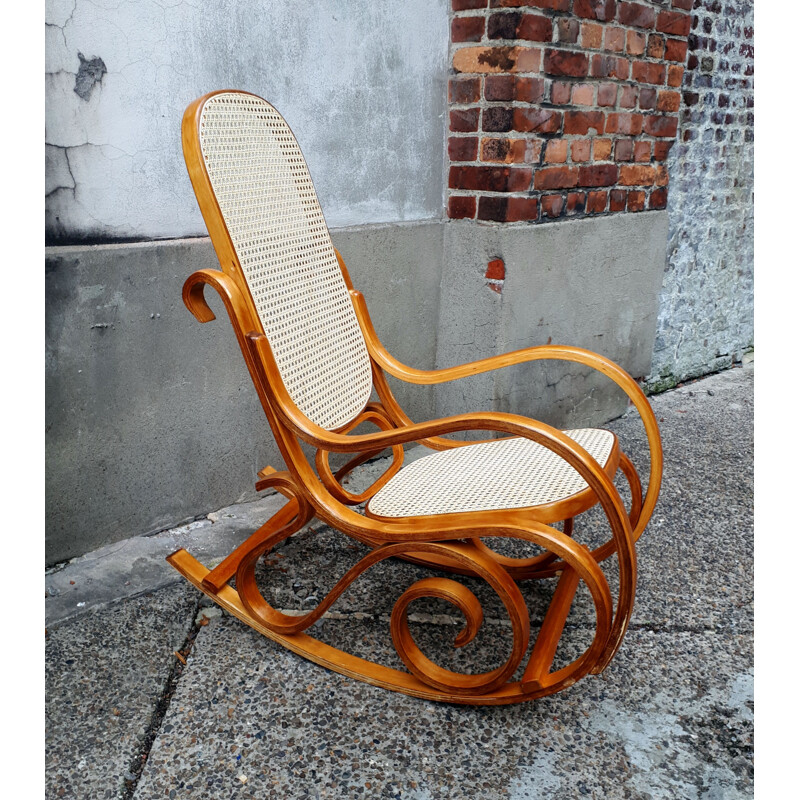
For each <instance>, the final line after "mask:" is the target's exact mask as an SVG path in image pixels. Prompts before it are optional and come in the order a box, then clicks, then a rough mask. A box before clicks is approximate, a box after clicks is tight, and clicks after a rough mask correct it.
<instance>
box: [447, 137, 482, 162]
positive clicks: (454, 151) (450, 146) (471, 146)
mask: <svg viewBox="0 0 800 800" xmlns="http://www.w3.org/2000/svg"><path fill="white" fill-rule="evenodd" d="M447 155H448V156H449V157H450V160H451V161H475V159H476V158H477V157H478V140H477V138H475V137H474V136H451V137H450V138H449V139H448V140H447Z"/></svg>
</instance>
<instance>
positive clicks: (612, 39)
mask: <svg viewBox="0 0 800 800" xmlns="http://www.w3.org/2000/svg"><path fill="white" fill-rule="evenodd" d="M604 40H605V47H606V50H610V51H611V52H612V53H621V52H622V51H623V50H624V49H625V28H613V27H609V28H606V32H605V37H604Z"/></svg>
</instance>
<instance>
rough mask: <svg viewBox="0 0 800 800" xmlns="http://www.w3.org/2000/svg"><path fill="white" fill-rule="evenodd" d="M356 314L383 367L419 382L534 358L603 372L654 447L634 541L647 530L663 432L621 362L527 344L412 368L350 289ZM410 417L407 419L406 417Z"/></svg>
mask: <svg viewBox="0 0 800 800" xmlns="http://www.w3.org/2000/svg"><path fill="white" fill-rule="evenodd" d="M350 296H351V298H352V302H353V306H354V308H355V311H356V316H357V317H358V321H359V323H360V324H361V329H362V331H363V333H364V338H365V340H366V342H367V348H368V350H369V353H370V355H371V356H372V358H373V359H374V360H375V363H376V364H378V366H380V367H381V368H382V369H384V370H386V372H388V373H389V374H390V375H393V376H394V377H395V378H398V379H400V380H401V381H405V382H406V383H413V384H418V385H431V384H437V383H446V382H448V381H452V380H458V379H459V378H466V377H469V376H470V375H479V374H481V373H483V372H490V371H492V370H495V369H500V368H502V367H510V366H513V365H514V364H524V363H526V362H530V361H547V360H550V361H570V362H573V363H577V364H583V365H584V366H587V367H590V368H592V369H594V370H597V371H598V372H601V373H602V374H603V375H605V376H606V377H607V378H609V379H610V380H612V381H614V383H616V384H617V386H619V387H620V389H622V391H623V392H625V394H626V395H627V396H628V398H629V399H630V401H631V402H632V403H633V405H634V406H636V410H637V411H638V412H639V416H640V417H641V418H642V423H643V424H644V428H645V433H646V435H647V443H648V447H649V449H650V474H649V477H648V481H647V493H646V495H645V498H644V501H643V504H642V512H641V514H640V517H639V521H638V523H637V525H636V529H635V530H634V532H633V540H634V541H636V540H637V539H638V538H639V537H640V536H641V534H642V532H643V531H644V529H645V527H646V526H647V523H648V522H649V521H650V517H651V516H652V513H653V509H654V508H655V505H656V500H657V499H658V495H659V492H660V490H661V477H662V473H663V461H664V456H663V450H662V447H661V434H660V433H659V430H658V424H657V423H656V418H655V416H654V414H653V410H652V408H651V407H650V403H649V402H648V400H647V397H646V396H645V394H644V392H643V391H642V390H641V388H640V387H639V384H637V383H636V381H635V380H634V379H633V378H632V377H631V376H630V375H629V374H628V373H627V372H626V371H625V370H624V369H622V367H620V366H619V365H618V364H615V363H614V362H613V361H611V360H610V359H608V358H606V357H605V356H601V355H599V354H598V353H594V352H592V351H591V350H585V349H583V348H580V347H570V346H567V345H551V344H547V345H539V346H537V347H526V348H524V349H522V350H514V351H512V352H510V353H505V354H503V355H498V356H492V357H491V358H482V359H480V360H478V361H472V362H469V363H467V364H461V365H459V366H456V367H447V368H445V369H435V370H421V369H416V368H414V367H409V366H407V365H406V364H403V363H401V362H400V361H398V360H397V359H396V358H394V356H392V355H391V354H390V353H389V352H388V351H387V350H386V348H385V347H384V346H383V345H382V344H381V342H380V340H379V339H378V336H377V334H376V333H375V329H374V327H373V325H372V320H371V319H370V316H369V312H368V310H367V304H366V301H365V300H364V296H363V295H362V294H361V292H357V291H355V290H351V291H350ZM406 419H407V418H406Z"/></svg>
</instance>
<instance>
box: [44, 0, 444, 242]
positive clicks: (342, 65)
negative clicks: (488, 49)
mask: <svg viewBox="0 0 800 800" xmlns="http://www.w3.org/2000/svg"><path fill="white" fill-rule="evenodd" d="M447 10H448V9H447V3H446V0H433V2H432V1H431V0H386V2H382V3H374V2H372V0H344V1H343V2H338V3H336V4H332V3H329V2H325V0H281V2H276V3H230V2H226V3H221V4H213V3H199V2H184V1H183V0H140V1H139V2H136V3H128V2H120V0H93V1H92V2H90V0H47V3H46V12H45V13H46V17H45V19H46V26H45V35H46V43H45V58H46V66H45V73H46V74H45V80H46V114H45V116H46V121H45V125H46V137H45V138H46V151H45V158H46V175H47V187H46V233H47V237H48V242H49V243H51V244H67V243H76V242H80V241H93V242H98V241H131V240H142V239H158V238H177V237H184V236H202V235H205V232H206V231H205V226H204V224H203V221H202V218H201V216H200V212H199V211H198V209H197V204H196V203H195V200H194V194H193V192H192V189H191V186H190V183H189V179H188V176H187V174H186V169H185V167H184V164H183V156H182V154H181V145H180V121H181V117H182V114H183V111H184V109H185V108H186V106H187V105H188V104H189V103H190V102H191V101H192V100H194V99H195V98H196V97H199V96H200V95H202V94H204V93H206V92H209V91H212V90H214V89H223V88H240V89H245V90H247V91H251V92H254V93H255V94H259V95H261V96H263V97H266V98H267V99H268V100H270V102H272V103H273V104H274V105H275V106H276V107H277V108H278V109H279V110H280V111H281V112H282V113H283V114H284V116H285V117H286V119H287V121H288V122H289V124H290V125H291V126H292V127H293V128H294V129H295V130H296V131H297V133H298V138H299V141H300V145H301V147H302V148H303V150H304V153H305V156H306V159H307V161H308V163H309V167H310V169H311V174H312V175H313V176H314V180H315V183H316V187H317V192H318V194H319V196H320V202H321V204H322V207H323V210H324V211H325V212H326V215H327V219H328V223H329V225H331V226H332V227H343V226H351V225H361V224H367V223H376V222H395V221H403V220H419V219H430V218H438V217H440V216H441V214H442V205H443V195H444V181H443V174H444V172H443V171H444V163H443V148H444V125H445V124H444V112H445V98H446V82H447V42H448V15H447ZM431 165H435V168H433V169H432V168H431Z"/></svg>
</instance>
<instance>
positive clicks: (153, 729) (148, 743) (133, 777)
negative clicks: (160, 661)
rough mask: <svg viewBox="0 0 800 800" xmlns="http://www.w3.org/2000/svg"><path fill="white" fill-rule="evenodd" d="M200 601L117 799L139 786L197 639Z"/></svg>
mask: <svg viewBox="0 0 800 800" xmlns="http://www.w3.org/2000/svg"><path fill="white" fill-rule="evenodd" d="M202 603H203V596H202V595H201V596H200V597H198V598H197V601H196V602H195V605H194V609H193V610H192V615H191V621H192V622H191V625H190V627H189V630H188V632H187V634H186V638H185V639H184V641H183V644H182V645H181V648H180V650H178V651H176V653H175V655H174V656H173V664H172V667H171V668H170V671H169V675H167V679H166V681H165V682H164V688H163V689H162V691H161V696H160V697H159V698H158V702H157V703H156V706H155V708H154V709H153V713H152V715H151V716H150V722H149V723H148V725H147V729H146V731H145V734H144V736H143V737H142V743H141V746H140V747H139V750H138V752H136V753H135V754H134V756H133V758H132V759H131V764H130V767H129V768H128V773H127V775H126V776H125V777H124V779H123V786H124V789H123V791H122V794H121V795H120V796H119V797H120V800H133V796H134V794H135V793H136V789H137V787H138V786H139V780H140V779H141V777H142V773H143V772H144V768H145V766H146V764H147V759H148V758H149V757H150V751H151V750H152V748H153V744H154V743H155V740H156V738H157V736H158V732H159V730H161V725H162V723H163V722H164V718H165V717H166V715H167V711H168V710H169V706H170V703H171V702H172V697H173V695H174V694H175V690H176V689H177V688H178V682H179V681H180V678H181V675H183V672H184V670H185V669H186V666H187V665H186V662H185V660H182V659H183V658H185V656H187V655H188V654H189V652H190V651H191V649H192V647H193V645H194V640H195V639H196V638H197V633H198V631H199V630H200V627H201V625H200V623H199V622H198V614H199V613H200V609H201V607H202ZM179 654H180V657H179Z"/></svg>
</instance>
